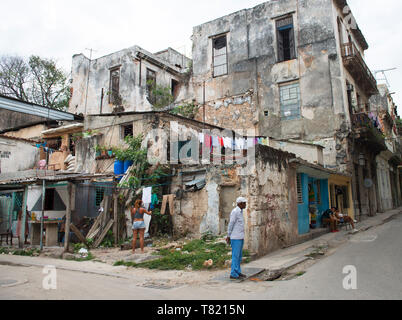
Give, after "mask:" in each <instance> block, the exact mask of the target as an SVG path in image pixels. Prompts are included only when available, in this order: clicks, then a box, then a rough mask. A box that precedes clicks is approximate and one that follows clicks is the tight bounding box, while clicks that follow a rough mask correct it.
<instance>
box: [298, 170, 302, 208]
mask: <svg viewBox="0 0 402 320" xmlns="http://www.w3.org/2000/svg"><path fill="white" fill-rule="evenodd" d="M297 203H303V188H302V183H301V174H300V173H299V174H297Z"/></svg>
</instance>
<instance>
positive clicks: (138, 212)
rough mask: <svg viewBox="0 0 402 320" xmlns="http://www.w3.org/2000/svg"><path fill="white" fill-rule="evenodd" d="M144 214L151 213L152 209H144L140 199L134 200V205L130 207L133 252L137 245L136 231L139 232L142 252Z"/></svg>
mask: <svg viewBox="0 0 402 320" xmlns="http://www.w3.org/2000/svg"><path fill="white" fill-rule="evenodd" d="M144 214H148V215H152V211H147V210H145V208H144V207H143V202H142V200H136V201H135V204H134V207H133V208H131V221H132V222H133V227H132V229H133V253H135V248H136V245H137V235H138V232H139V233H140V247H141V253H144V233H145V229H146V226H145V222H144Z"/></svg>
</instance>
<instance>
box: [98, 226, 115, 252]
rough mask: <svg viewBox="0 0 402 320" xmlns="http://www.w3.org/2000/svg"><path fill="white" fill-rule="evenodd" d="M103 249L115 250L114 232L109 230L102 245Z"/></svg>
mask: <svg viewBox="0 0 402 320" xmlns="http://www.w3.org/2000/svg"><path fill="white" fill-rule="evenodd" d="M101 247H103V248H113V247H114V235H113V231H112V230H109V231H108V232H107V234H106V236H105V238H104V239H103V241H102V243H101Z"/></svg>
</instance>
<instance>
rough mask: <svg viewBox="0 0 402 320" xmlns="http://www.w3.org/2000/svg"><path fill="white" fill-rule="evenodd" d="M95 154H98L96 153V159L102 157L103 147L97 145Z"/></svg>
mask: <svg viewBox="0 0 402 320" xmlns="http://www.w3.org/2000/svg"><path fill="white" fill-rule="evenodd" d="M95 152H96V153H95V157H96V158H99V157H100V155H101V146H100V145H98V144H97V145H96V146H95Z"/></svg>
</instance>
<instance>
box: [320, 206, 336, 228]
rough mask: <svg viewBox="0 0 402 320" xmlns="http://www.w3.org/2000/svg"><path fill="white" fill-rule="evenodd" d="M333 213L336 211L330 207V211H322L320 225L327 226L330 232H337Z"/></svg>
mask: <svg viewBox="0 0 402 320" xmlns="http://www.w3.org/2000/svg"><path fill="white" fill-rule="evenodd" d="M335 211H336V208H335V207H332V208H331V209H328V210H326V211H324V213H323V214H322V223H323V224H329V225H330V230H331V232H338V231H339V230H337V228H336V223H337V218H336V216H335Z"/></svg>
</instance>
